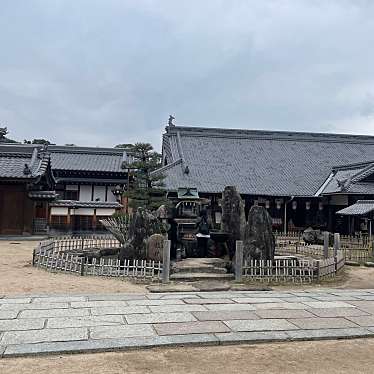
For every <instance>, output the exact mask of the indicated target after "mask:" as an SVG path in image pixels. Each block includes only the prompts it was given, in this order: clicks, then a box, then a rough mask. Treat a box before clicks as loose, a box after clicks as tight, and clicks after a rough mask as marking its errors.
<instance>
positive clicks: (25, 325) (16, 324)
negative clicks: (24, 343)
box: [0, 318, 45, 331]
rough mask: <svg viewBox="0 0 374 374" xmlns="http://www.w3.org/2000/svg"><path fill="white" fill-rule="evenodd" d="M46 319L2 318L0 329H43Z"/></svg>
mask: <svg viewBox="0 0 374 374" xmlns="http://www.w3.org/2000/svg"><path fill="white" fill-rule="evenodd" d="M44 323H45V319H44V318H38V319H2V320H0V331H15V330H32V329H42V328H43V327H44Z"/></svg>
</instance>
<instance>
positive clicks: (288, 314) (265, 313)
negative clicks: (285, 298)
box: [255, 309, 316, 319]
mask: <svg viewBox="0 0 374 374" xmlns="http://www.w3.org/2000/svg"><path fill="white" fill-rule="evenodd" d="M255 313H256V314H257V315H258V316H259V317H260V318H264V319H269V318H272V319H279V318H315V317H316V316H315V315H314V314H312V313H309V312H307V311H306V310H301V309H278V310H277V309H262V310H257V311H256V312H255Z"/></svg>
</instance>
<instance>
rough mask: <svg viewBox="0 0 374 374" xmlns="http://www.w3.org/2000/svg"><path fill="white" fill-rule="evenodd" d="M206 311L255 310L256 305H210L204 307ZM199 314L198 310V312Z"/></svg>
mask: <svg viewBox="0 0 374 374" xmlns="http://www.w3.org/2000/svg"><path fill="white" fill-rule="evenodd" d="M196 306H197V305H196ZM204 307H205V308H206V309H205V310H213V311H225V310H232V311H237V310H255V309H256V308H255V307H254V304H210V305H204ZM196 312H198V310H196Z"/></svg>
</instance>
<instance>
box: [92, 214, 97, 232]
mask: <svg viewBox="0 0 374 374" xmlns="http://www.w3.org/2000/svg"><path fill="white" fill-rule="evenodd" d="M96 225H97V219H96V209H94V214H93V217H92V230H94V231H95V230H96Z"/></svg>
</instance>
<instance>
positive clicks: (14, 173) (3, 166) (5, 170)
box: [0, 144, 50, 180]
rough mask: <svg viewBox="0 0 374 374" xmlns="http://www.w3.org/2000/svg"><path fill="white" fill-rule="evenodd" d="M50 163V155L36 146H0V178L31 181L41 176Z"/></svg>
mask: <svg viewBox="0 0 374 374" xmlns="http://www.w3.org/2000/svg"><path fill="white" fill-rule="evenodd" d="M49 163H50V154H49V153H48V152H47V151H46V150H45V149H44V148H43V147H37V146H23V145H13V144H2V145H0V178H2V179H9V180H14V179H15V180H33V179H37V178H38V177H40V176H42V175H43V174H44V173H45V172H46V170H47V168H48V165H49Z"/></svg>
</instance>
